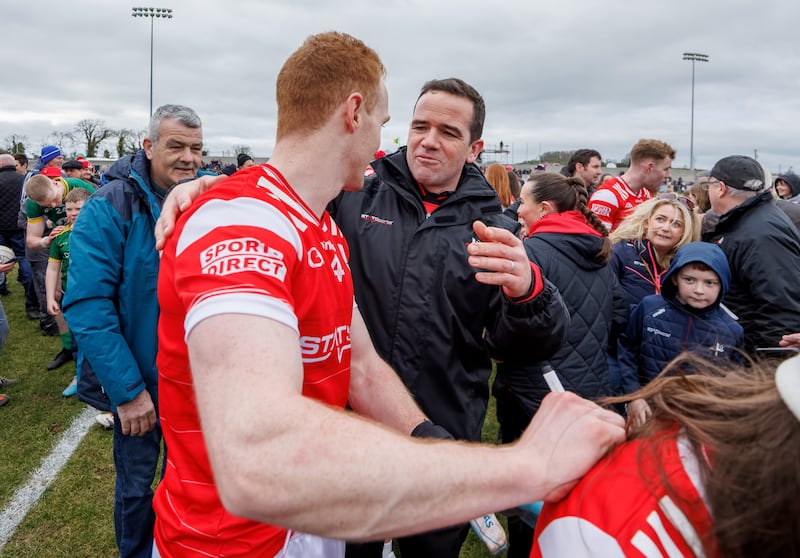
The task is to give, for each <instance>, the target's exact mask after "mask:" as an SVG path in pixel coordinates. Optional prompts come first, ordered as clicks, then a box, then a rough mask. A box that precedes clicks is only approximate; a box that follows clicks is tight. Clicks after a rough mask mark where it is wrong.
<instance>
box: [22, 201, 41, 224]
mask: <svg viewBox="0 0 800 558" xmlns="http://www.w3.org/2000/svg"><path fill="white" fill-rule="evenodd" d="M25 213H26V214H27V215H28V222H29V223H38V222H41V221H43V220H44V208H43V207H42V206H41V205H39V204H38V203H36V202H35V201H33V200H32V199H30V198H28V199H27V200H25Z"/></svg>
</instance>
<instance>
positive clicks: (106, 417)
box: [94, 413, 114, 430]
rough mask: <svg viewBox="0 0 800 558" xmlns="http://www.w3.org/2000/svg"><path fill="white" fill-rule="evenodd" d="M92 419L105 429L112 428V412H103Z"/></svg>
mask: <svg viewBox="0 0 800 558" xmlns="http://www.w3.org/2000/svg"><path fill="white" fill-rule="evenodd" d="M94 420H96V421H97V424H99V425H100V426H102V427H103V428H105V429H106V430H110V429H112V428H114V413H103V414H100V415H97V416H96V417H94Z"/></svg>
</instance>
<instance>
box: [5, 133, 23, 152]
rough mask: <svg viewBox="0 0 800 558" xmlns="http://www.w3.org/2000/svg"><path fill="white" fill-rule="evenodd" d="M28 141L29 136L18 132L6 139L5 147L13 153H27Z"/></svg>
mask: <svg viewBox="0 0 800 558" xmlns="http://www.w3.org/2000/svg"><path fill="white" fill-rule="evenodd" d="M26 143H28V138H27V136H19V135H17V134H11V135H10V136H8V137H6V139H5V140H4V145H3V148H4V149H5V150H6V151H8V152H9V153H11V154H12V155H13V154H16V153H25V144H26Z"/></svg>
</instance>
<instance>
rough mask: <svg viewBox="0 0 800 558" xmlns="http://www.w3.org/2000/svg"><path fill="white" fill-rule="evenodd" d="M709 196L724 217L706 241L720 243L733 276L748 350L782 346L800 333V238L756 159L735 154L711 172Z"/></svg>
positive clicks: (729, 302) (730, 303) (731, 296)
mask: <svg viewBox="0 0 800 558" xmlns="http://www.w3.org/2000/svg"><path fill="white" fill-rule="evenodd" d="M710 175H711V180H709V182H708V197H709V200H710V201H711V209H712V211H714V212H716V213H718V214H719V215H720V217H719V221H718V222H717V223H716V225H715V226H714V228H713V229H712V230H710V231H708V232H706V233H704V234H703V240H705V241H708V242H716V243H717V244H719V246H720V248H722V251H723V252H725V256H726V257H727V258H728V263H729V264H730V268H731V273H732V274H733V278H732V282H731V288H730V291H729V292H728V295H727V296H726V297H725V305H726V306H727V307H728V308H730V309H731V311H733V312H734V313H735V314H736V315H738V317H739V323H740V324H741V325H742V327H743V328H744V340H745V348H746V350H747V352H748V353H750V354H751V355H754V356H755V349H756V348H757V347H777V346H778V343H779V342H780V340H781V336H782V335H784V334H786V333H792V332H795V331H800V281H798V279H797V278H798V277H800V235H798V232H797V229H796V228H795V227H794V225H793V224H792V223H791V221H790V220H789V218H788V217H787V216H786V214H785V213H784V212H783V211H781V210H780V209H779V208H778V207H777V205H776V203H775V200H774V199H773V198H772V194H771V193H770V192H769V190H765V189H764V187H765V179H764V178H765V175H764V170H763V169H762V167H761V165H760V164H759V163H758V161H756V160H755V159H752V158H750V157H745V156H741V155H732V156H729V157H725V158H723V159H720V160H719V161H718V162H717V163H716V164H715V165H714V168H713V169H711V173H710Z"/></svg>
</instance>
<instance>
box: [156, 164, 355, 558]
mask: <svg viewBox="0 0 800 558" xmlns="http://www.w3.org/2000/svg"><path fill="white" fill-rule="evenodd" d="M348 257H349V252H348V248H347V243H346V241H345V239H344V237H343V236H342V234H341V233H340V231H339V229H338V227H337V226H336V224H335V223H334V222H333V220H332V219H331V218H330V216H329V215H328V214H327V213H325V214H324V215H323V217H322V219H318V218H317V216H316V215H315V214H314V213H313V212H312V211H311V210H310V209H309V208H308V206H306V204H305V203H304V202H303V201H302V200H301V199H300V198H299V197H298V196H297V194H296V193H295V192H294V190H293V189H292V188H291V186H289V184H288V183H287V182H286V180H285V179H284V178H283V177H282V176H281V175H280V173H279V172H278V171H277V170H276V169H274V168H272V167H270V166H268V165H260V166H255V167H252V168H251V169H247V170H245V171H240V172H237V173H236V174H235V175H233V176H232V177H230V178H228V179H227V180H225V181H224V182H222V183H220V184H219V185H217V186H215V187H214V188H213V189H212V190H210V191H209V192H207V193H206V194H204V195H203V196H201V197H200V198H198V200H197V201H196V202H195V204H194V205H193V206H192V207H191V209H190V210H189V211H188V212H187V214H186V217H185V218H184V219H182V220H181V221H180V222H179V224H178V227H177V230H176V232H175V235H174V238H173V239H172V240H171V242H170V243H169V244H168V246H167V248H166V249H165V250H164V253H163V255H162V258H161V271H160V274H159V281H158V300H159V304H160V307H161V315H160V319H159V324H158V338H159V351H158V360H157V364H158V370H159V411H160V418H161V426H162V429H163V432H164V440H165V442H166V445H167V447H168V448H169V452H168V456H167V457H168V459H167V467H166V472H165V475H164V480H163V481H162V482H161V484H160V485H159V487H158V490H157V492H156V496H155V499H154V501H153V507H154V508H155V510H156V515H157V521H156V527H155V538H156V542H157V544H158V548H159V551H160V553H161V556H163V557H164V558H168V557H170V558H172V557H177V556H189V555H191V556H231V557H232V556H247V557H262V556H263V557H269V558H272V557H273V556H275V554H276V553H277V552H278V551H279V550H280V549H281V547H282V546H283V543H284V540H285V539H286V531H285V530H284V529H282V528H279V527H273V526H270V525H266V524H264V523H259V522H255V521H251V520H247V519H243V518H240V517H236V516H233V515H231V514H229V513H228V512H227V511H226V510H225V509H224V508H223V506H222V503H221V502H220V499H219V495H218V492H217V488H216V485H215V483H214V478H213V475H212V471H211V466H210V464H209V459H208V454H207V450H206V446H205V442H204V439H203V433H202V429H201V424H200V419H199V415H198V410H197V403H196V400H195V396H194V388H193V378H192V374H191V371H190V369H189V360H188V352H187V347H186V341H185V340H186V339H187V337H188V335H189V334H190V332H191V330H192V328H193V327H194V326H196V325H197V324H198V323H200V322H201V321H202V320H204V319H206V318H209V317H212V316H217V315H221V314H231V313H236V314H249V315H256V316H263V317H266V318H270V319H273V320H276V321H278V322H280V323H282V324H285V325H286V326H288V327H291V328H293V329H295V330H296V331H297V332H298V336H299V343H300V348H301V352H302V358H303V371H304V378H303V395H305V396H307V397H312V398H314V399H317V400H319V401H323V402H325V403H327V404H329V405H333V406H336V407H342V408H343V407H344V406H345V405H346V404H347V396H348V390H349V386H350V323H351V320H352V315H353V301H354V299H353V284H352V279H351V276H350V268H349V267H348V264H347V261H348ZM245 357H246V355H245ZM239 387H240V389H242V390H243V391H246V390H248V389H249V387H248V386H247V385H242V386H239ZM264 412H268V409H267V410H264Z"/></svg>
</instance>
